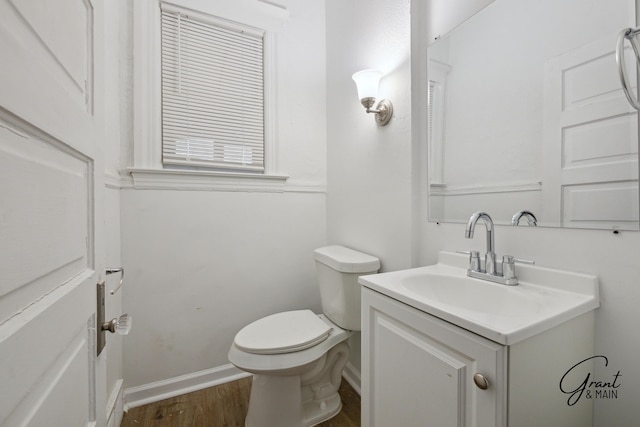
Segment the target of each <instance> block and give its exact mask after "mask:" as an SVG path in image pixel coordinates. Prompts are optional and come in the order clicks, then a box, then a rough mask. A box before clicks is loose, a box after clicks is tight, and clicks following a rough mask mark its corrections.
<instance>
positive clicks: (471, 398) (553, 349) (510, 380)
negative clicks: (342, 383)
mask: <svg viewBox="0 0 640 427" xmlns="http://www.w3.org/2000/svg"><path fill="white" fill-rule="evenodd" d="M592 355H593V311H589V312H587V313H585V314H582V315H580V316H577V317H575V318H573V319H570V320H567V321H564V322H562V323H561V324H559V325H556V326H554V327H552V328H550V329H548V330H546V331H543V332H540V333H538V334H536V335H534V336H531V337H528V338H526V339H524V340H522V341H519V342H517V343H514V344H508V345H503V344H500V343H497V342H494V341H492V340H489V339H487V338H484V337H482V336H480V335H479V334H476V333H473V332H470V331H468V330H466V329H463V328H461V327H458V326H455V325H454V324H452V323H449V322H447V321H444V320H442V319H440V318H438V317H436V316H433V315H430V314H428V313H426V312H424V311H421V310H419V309H416V308H414V307H411V306H410V305H408V304H405V303H403V302H400V301H398V300H396V299H394V298H391V297H389V296H387V295H384V294H382V293H379V292H377V291H374V290H372V289H369V288H367V287H365V286H363V287H362V425H363V426H365V427H390V426H402V427H413V426H415V427H418V426H420V427H463V426H469V427H470V426H475V427H505V426H511V427H528V426H531V427H534V426H535V427H540V426H549V427H572V426H575V427H585V426H590V425H592V402H591V400H586V399H582V400H581V401H580V402H578V404H576V405H573V406H570V405H568V404H567V399H568V395H566V394H564V393H562V391H561V390H560V389H559V381H560V379H561V378H562V375H563V374H564V373H565V372H566V370H567V369H568V368H570V367H571V366H573V365H574V364H576V363H578V362H580V361H581V360H583V359H585V358H587V357H589V356H592ZM584 368H585V369H588V366H586V365H585V367H584ZM476 374H479V375H481V376H482V377H479V378H478V379H477V380H478V384H479V385H477V384H476V382H475V381H474V375H476ZM584 375H586V373H585V374H584ZM483 378H484V379H486V381H487V387H486V389H483V388H484V385H485V384H483V381H482V379H483ZM582 378H584V376H583V377H582ZM481 387H482V388H481Z"/></svg>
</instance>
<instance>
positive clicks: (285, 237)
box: [121, 0, 327, 387]
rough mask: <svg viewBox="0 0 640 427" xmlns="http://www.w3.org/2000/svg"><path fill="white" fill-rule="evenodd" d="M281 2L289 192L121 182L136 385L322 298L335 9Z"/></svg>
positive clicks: (223, 351)
mask: <svg viewBox="0 0 640 427" xmlns="http://www.w3.org/2000/svg"><path fill="white" fill-rule="evenodd" d="M280 3H283V4H284V5H285V6H286V7H287V9H288V10H289V12H290V16H289V19H288V20H287V21H286V22H284V23H283V25H282V28H281V29H280V31H279V32H278V33H277V35H276V38H275V39H276V44H277V46H276V60H277V62H278V74H277V76H276V78H277V82H276V87H277V105H278V107H279V108H278V116H277V131H276V135H277V144H278V146H277V147H278V148H277V159H276V161H277V164H278V170H277V172H280V173H282V174H285V175H288V176H289V179H288V181H287V184H286V185H285V188H284V192H282V193H262V192H233V191H230V192H226V191H184V190H177V189H176V190H142V189H135V188H128V189H125V190H123V191H122V192H121V193H122V194H121V212H122V213H121V226H122V259H123V260H124V261H123V263H124V267H125V269H126V271H127V280H126V284H125V287H124V289H123V292H124V308H125V310H126V311H128V312H129V313H131V314H132V316H133V318H134V326H133V329H132V331H131V334H130V335H129V336H127V337H126V339H125V341H124V361H125V362H124V375H125V380H126V387H134V386H140V385H146V384H149V383H152V382H155V381H161V380H165V379H170V378H173V377H176V376H179V375H183V374H190V373H194V372H197V371H201V370H206V369H211V368H216V367H220V366H223V365H226V364H228V363H229V362H228V359H227V352H228V350H229V346H230V345H231V343H232V341H233V337H234V335H235V334H236V332H237V331H238V330H240V329H241V328H242V327H243V326H245V325H246V324H248V323H249V322H251V321H253V320H256V319H258V318H260V317H263V316H265V315H267V314H272V313H275V312H278V311H283V310H288V309H299V308H311V309H313V310H319V309H320V299H319V294H318V290H317V286H316V282H315V266H314V261H313V249H315V248H316V247H320V246H323V245H325V244H326V242H327V240H326V237H327V233H326V223H327V222H326V195H325V190H326V145H325V144H326V130H325V129H326V118H325V111H326V104H325V99H326V95H325V82H326V78H325V27H324V25H325V9H324V2H323V1H321V0H314V1H308V2H304V4H301V3H300V2H295V1H286V2H280ZM124 151H126V152H128V153H129V155H130V153H131V152H132V151H133V150H132V149H131V148H130V147H129V148H125V150H124Z"/></svg>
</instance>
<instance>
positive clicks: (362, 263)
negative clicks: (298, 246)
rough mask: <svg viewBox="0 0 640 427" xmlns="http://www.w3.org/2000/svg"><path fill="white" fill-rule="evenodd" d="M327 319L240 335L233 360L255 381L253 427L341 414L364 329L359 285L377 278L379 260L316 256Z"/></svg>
mask: <svg viewBox="0 0 640 427" xmlns="http://www.w3.org/2000/svg"><path fill="white" fill-rule="evenodd" d="M314 256H315V260H316V271H317V274H318V285H319V288H320V295H321V302H322V309H323V313H322V314H315V313H313V312H312V311H311V310H294V311H286V312H282V313H276V314H273V315H270V316H267V317H264V318H262V319H258V320H256V321H255V322H253V323H251V324H249V325H247V326H245V327H244V328H243V329H241V330H240V331H239V332H238V333H237V334H236V336H235V338H234V342H233V344H232V345H231V348H230V350H229V361H230V362H231V363H232V364H233V365H235V366H236V367H238V368H239V369H242V370H244V371H246V372H250V373H252V374H253V382H252V386H251V396H250V400H249V409H248V412H247V417H246V419H245V426H247V427H274V426H278V427H307V426H313V425H316V424H318V423H321V422H323V421H325V420H327V419H329V418H331V417H333V416H334V415H336V414H337V413H338V412H340V409H341V407H342V402H341V400H340V395H339V394H338V388H339V387H340V381H341V379H342V370H343V369H344V366H345V365H346V363H347V361H348V360H349V354H350V350H349V345H348V343H347V339H348V338H349V337H350V336H351V335H352V334H353V331H359V330H360V286H359V284H358V283H357V278H358V277H359V276H361V275H363V274H373V273H376V272H377V271H378V269H379V267H380V261H379V260H378V258H376V257H373V256H371V255H367V254H364V253H361V252H358V251H355V250H352V249H349V248H346V247H343V246H327V247H323V248H319V249H316V250H315V251H314Z"/></svg>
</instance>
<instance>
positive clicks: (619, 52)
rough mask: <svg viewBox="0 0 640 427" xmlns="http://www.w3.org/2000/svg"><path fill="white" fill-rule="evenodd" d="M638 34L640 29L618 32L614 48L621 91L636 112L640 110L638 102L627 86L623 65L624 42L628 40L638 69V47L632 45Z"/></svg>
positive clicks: (627, 29) (639, 59)
mask: <svg viewBox="0 0 640 427" xmlns="http://www.w3.org/2000/svg"><path fill="white" fill-rule="evenodd" d="M638 33H640V27H639V28H635V29H634V28H625V29H623V30H622V31H620V34H619V35H618V44H617V46H616V63H617V64H618V76H619V77H620V83H621V84H622V90H623V91H624V94H625V96H626V97H627V99H628V100H629V103H630V104H631V106H632V107H633V108H635V109H636V110H640V102H638V98H637V97H636V96H635V95H634V94H633V93H631V90H630V89H631V88H630V87H629V85H628V84H627V81H628V80H627V72H626V70H625V64H624V40H625V39H629V42H630V43H631V47H632V48H633V52H634V53H635V55H636V65H638V67H640V64H638V61H640V52H638V46H637V44H636V43H634V40H633V39H634V37H635V36H636V35H637V34H638Z"/></svg>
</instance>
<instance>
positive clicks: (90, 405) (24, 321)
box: [0, 0, 106, 427]
mask: <svg viewBox="0 0 640 427" xmlns="http://www.w3.org/2000/svg"><path fill="white" fill-rule="evenodd" d="M0 16H2V19H0V54H1V55H2V66H0V200H1V202H0V426H3V427H4V426H7V427H9V426H11V427H14V426H51V425H55V426H89V425H90V426H95V425H98V426H102V425H104V423H105V421H104V409H103V408H104V407H105V394H106V393H105V391H104V387H105V385H104V372H103V371H104V365H105V364H104V363H103V362H101V360H100V359H98V358H97V356H96V348H95V347H96V346H95V341H96V325H95V323H96V320H95V311H96V284H97V282H98V281H99V280H101V277H100V274H99V273H98V272H100V271H104V262H103V255H102V252H101V251H100V250H98V249H97V248H98V247H99V244H100V242H101V241H102V238H101V233H102V231H101V225H100V224H102V223H103V220H102V216H101V209H100V204H101V199H102V194H101V193H102V191H103V189H104V186H103V178H102V174H101V173H98V174H96V171H99V172H101V170H102V160H101V157H100V148H101V144H102V143H103V141H104V137H103V129H104V126H103V123H102V120H103V118H102V115H103V114H102V112H101V108H94V107H95V106H100V105H101V102H100V101H101V100H102V95H101V93H102V92H101V90H102V89H101V79H100V76H101V74H100V60H101V57H102V55H103V51H104V48H103V46H102V33H101V32H102V19H103V14H102V3H101V2H100V1H97V0H96V1H91V0H58V1H55V2H51V1H46V0H0ZM96 61H97V62H96ZM96 95H99V96H97V97H96ZM94 100H95V101H97V102H95V103H94Z"/></svg>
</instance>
